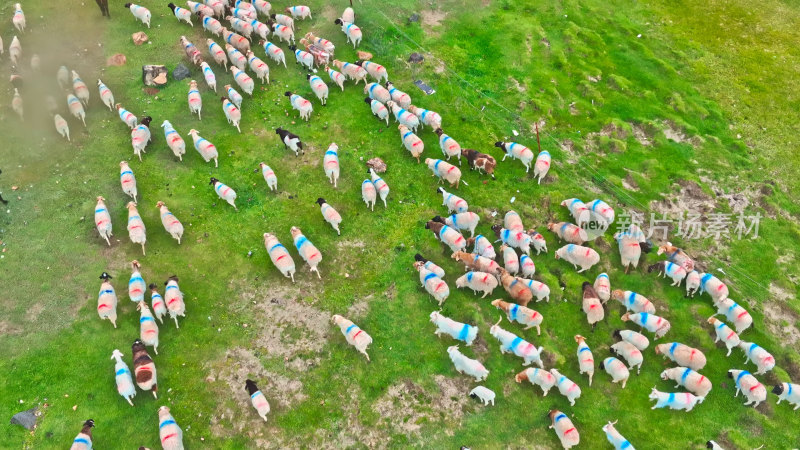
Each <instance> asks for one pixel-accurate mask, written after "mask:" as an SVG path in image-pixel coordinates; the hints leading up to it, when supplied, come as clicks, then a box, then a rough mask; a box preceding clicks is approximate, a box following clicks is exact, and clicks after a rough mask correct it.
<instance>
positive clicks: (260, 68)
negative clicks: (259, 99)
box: [245, 51, 327, 104]
mask: <svg viewBox="0 0 800 450" xmlns="http://www.w3.org/2000/svg"><path fill="white" fill-rule="evenodd" d="M245 58H247V65H248V66H250V70H252V71H253V73H255V74H256V78H258V79H259V81H261V84H264V81H266V82H267V84H269V66H268V65H267V63H265V62H264V61H262V60H261V58H259V57H257V56H256V55H255V54H253V52H252V51H250V52H247V54H245ZM311 87H312V89H313V88H314V85H313V84H312V85H311ZM314 92H315V93H316V91H314ZM326 97H327V95H326ZM323 104H325V103H324V102H323Z"/></svg>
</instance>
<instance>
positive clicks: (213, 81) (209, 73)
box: [189, 61, 217, 117]
mask: <svg viewBox="0 0 800 450" xmlns="http://www.w3.org/2000/svg"><path fill="white" fill-rule="evenodd" d="M200 69H201V70H202V71H203V79H204V80H205V81H206V85H208V87H209V88H211V89H212V90H213V91H214V92H217V76H216V75H214V71H213V70H211V67H210V66H209V65H208V63H207V62H205V61H203V62H201V63H200ZM195 89H197V85H196V84H195ZM197 96H198V97H199V96H200V93H199V92H198V93H197ZM191 102H192V101H191V97H190V99H189V106H190V108H189V109H190V110H191V104H192V103H191ZM197 117H200V112H199V111H198V113H197Z"/></svg>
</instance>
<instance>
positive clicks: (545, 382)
mask: <svg viewBox="0 0 800 450" xmlns="http://www.w3.org/2000/svg"><path fill="white" fill-rule="evenodd" d="M525 380H528V381H529V382H530V383H531V384H534V385H536V386H539V387H540V388H541V389H542V396H543V397H547V393H548V392H550V389H551V388H552V387H553V386H555V385H556V378H555V377H554V376H553V374H551V373H550V372H549V371H547V370H544V369H539V368H537V367H529V368H527V369H525V370H523V371H522V372H520V373H518V374H516V375H515V376H514V381H516V382H517V383H522V382H523V381H525Z"/></svg>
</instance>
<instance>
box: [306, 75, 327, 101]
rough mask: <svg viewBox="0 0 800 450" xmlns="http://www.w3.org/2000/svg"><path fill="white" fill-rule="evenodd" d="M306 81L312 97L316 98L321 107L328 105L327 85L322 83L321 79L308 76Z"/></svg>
mask: <svg viewBox="0 0 800 450" xmlns="http://www.w3.org/2000/svg"><path fill="white" fill-rule="evenodd" d="M306 78H307V79H308V84H309V85H310V86H311V91H312V92H314V95H316V96H317V98H318V99H319V101H320V103H322V106H325V105H327V104H328V85H327V84H325V82H324V81H322V78H320V77H318V76H316V75H311V74H308V75H306Z"/></svg>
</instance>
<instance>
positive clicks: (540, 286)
mask: <svg viewBox="0 0 800 450" xmlns="http://www.w3.org/2000/svg"><path fill="white" fill-rule="evenodd" d="M517 279H518V280H520V281H522V284H524V285H525V287H526V288H528V290H530V291H531V293H532V294H533V296H534V297H536V301H537V302H540V301H542V300H545V301H546V302H548V303H549V302H550V287H549V286H547V285H546V284H544V283H542V282H541V281H536V280H528V279H525V278H517Z"/></svg>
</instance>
